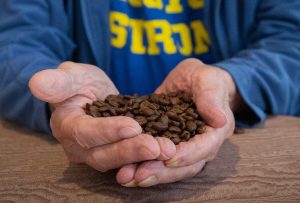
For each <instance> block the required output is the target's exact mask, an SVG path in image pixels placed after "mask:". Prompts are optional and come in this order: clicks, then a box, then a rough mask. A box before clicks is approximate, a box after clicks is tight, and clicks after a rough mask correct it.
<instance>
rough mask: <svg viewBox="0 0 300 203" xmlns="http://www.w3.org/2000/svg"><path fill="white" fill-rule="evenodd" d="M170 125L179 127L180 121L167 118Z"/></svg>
mask: <svg viewBox="0 0 300 203" xmlns="http://www.w3.org/2000/svg"><path fill="white" fill-rule="evenodd" d="M169 123H170V125H173V126H176V127H180V123H179V122H178V121H174V120H169Z"/></svg>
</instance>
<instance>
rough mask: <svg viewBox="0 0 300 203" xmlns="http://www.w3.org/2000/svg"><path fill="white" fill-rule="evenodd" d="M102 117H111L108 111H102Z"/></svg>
mask: <svg viewBox="0 0 300 203" xmlns="http://www.w3.org/2000/svg"><path fill="white" fill-rule="evenodd" d="M102 117H111V115H110V113H108V112H103V113H102Z"/></svg>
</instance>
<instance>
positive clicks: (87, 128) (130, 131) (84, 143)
mask: <svg viewBox="0 0 300 203" xmlns="http://www.w3.org/2000/svg"><path fill="white" fill-rule="evenodd" d="M50 121H51V128H52V130H53V134H54V135H55V136H56V137H57V139H58V140H60V137H59V136H60V135H59V133H58V132H56V131H57V129H60V130H61V131H63V132H64V134H65V135H68V137H69V138H72V139H73V140H75V141H76V142H77V143H78V144H79V145H80V146H81V147H82V148H84V149H89V148H92V147H95V146H101V145H104V144H109V143H113V142H117V141H120V140H122V139H126V138H130V137H134V136H137V135H139V134H141V132H142V128H141V126H140V125H139V124H138V123H137V122H136V121H135V120H133V119H132V118H129V117H125V116H114V117H105V118H102V117H101V118H93V117H91V116H88V115H86V114H85V112H84V110H83V109H82V108H81V107H78V106H73V105H63V106H60V107H58V108H57V109H56V111H54V112H53V113H52V116H51V120H50Z"/></svg>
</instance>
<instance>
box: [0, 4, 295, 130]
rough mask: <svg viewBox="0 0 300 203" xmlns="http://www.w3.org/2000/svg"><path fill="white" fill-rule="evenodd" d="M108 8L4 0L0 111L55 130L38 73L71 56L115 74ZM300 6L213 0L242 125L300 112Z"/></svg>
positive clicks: (219, 49)
mask: <svg viewBox="0 0 300 203" xmlns="http://www.w3.org/2000/svg"><path fill="white" fill-rule="evenodd" d="M109 11H110V8H109V1H107V0H89V1H85V0H78V1H71V0H65V1H46V0H26V1H23V0H2V1H0V73H1V74H0V116H1V117H4V118H7V119H10V120H14V121H16V122H18V123H21V124H23V125H25V126H27V127H29V128H31V129H34V130H38V131H41V132H48V133H50V129H49V112H48V108H47V104H46V103H44V102H42V101H39V100H37V99H35V98H34V97H33V96H32V95H31V93H30V91H29V88H28V81H29V79H30V78H31V76H32V75H33V74H34V73H36V72H38V71H40V70H43V69H47V68H55V67H57V66H58V65H59V64H60V63H61V62H63V61H66V60H71V61H75V62H81V63H89V64H95V65H97V66H99V67H101V68H102V69H103V70H104V71H105V72H106V73H107V74H108V75H111V72H112V70H111V65H110V62H111V61H110V59H111V57H110V54H111V51H110V30H109V19H108V18H109ZM299 11H300V1H299V0H287V1H282V0H230V1H228V0H209V1H206V6H205V8H204V23H205V26H206V28H207V30H208V32H209V35H210V38H211V45H212V50H213V54H214V57H215V61H216V63H215V64H214V65H215V66H218V67H221V68H223V69H225V70H227V71H228V72H229V73H230V74H231V75H232V77H233V78H234V80H235V82H236V85H237V88H238V90H239V93H240V94H241V96H242V97H243V99H244V101H245V102H246V103H247V104H248V106H249V107H250V109H251V113H250V114H249V115H248V116H247V118H237V123H238V124H239V125H241V126H251V125H254V124H256V123H259V122H261V121H263V120H264V119H265V118H266V115H270V114H286V115H296V116H300V37H299V36H300V12H299ZM141 71H142V70H141Z"/></svg>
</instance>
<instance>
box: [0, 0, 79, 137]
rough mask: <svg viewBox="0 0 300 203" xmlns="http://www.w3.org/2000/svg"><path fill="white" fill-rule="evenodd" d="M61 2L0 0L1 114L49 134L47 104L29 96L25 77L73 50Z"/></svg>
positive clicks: (62, 57) (54, 64) (56, 62)
mask: <svg viewBox="0 0 300 203" xmlns="http://www.w3.org/2000/svg"><path fill="white" fill-rule="evenodd" d="M51 2H52V3H51ZM63 6H64V5H63V1H46V0H26V1H23V0H1V1H0V73H1V74H0V116H1V117H3V118H6V119H9V120H13V121H16V122H18V123H20V124H22V125H24V126H26V127H29V128H31V129H34V130H37V131H40V132H46V133H48V134H49V133H50V128H49V112H48V108H47V104H46V103H45V102H42V101H39V100H37V99H35V98H34V97H33V96H32V94H31V93H30V91H29V88H28V81H29V79H30V78H31V76H32V75H33V74H34V73H36V72H38V71H41V70H43V69H47V68H50V67H56V66H57V65H58V64H59V63H61V62H62V61H64V60H67V59H68V58H70V56H71V54H72V50H73V48H74V45H73V42H72V41H71V40H70V39H69V37H68V23H67V18H66V14H65V10H64V7H63Z"/></svg>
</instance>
